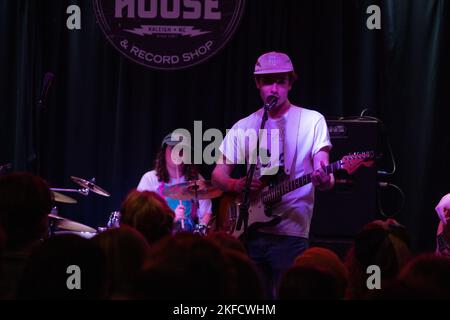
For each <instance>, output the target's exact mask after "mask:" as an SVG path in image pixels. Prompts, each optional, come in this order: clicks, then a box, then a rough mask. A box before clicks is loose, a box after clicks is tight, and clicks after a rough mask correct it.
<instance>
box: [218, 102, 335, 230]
mask: <svg viewBox="0 0 450 320" xmlns="http://www.w3.org/2000/svg"><path fill="white" fill-rule="evenodd" d="M293 108H298V107H296V106H293V105H291V107H290V108H289V110H288V112H286V114H285V115H284V116H283V117H281V118H279V119H271V118H270V117H269V119H268V121H267V122H266V128H267V129H268V133H269V132H270V129H274V128H278V129H279V140H280V141H281V142H280V147H279V153H278V154H279V156H280V159H279V164H281V165H284V158H285V152H284V150H285V146H284V142H285V141H286V132H287V131H288V130H287V126H288V125H296V126H298V125H300V126H299V128H298V130H297V132H298V135H297V139H296V141H297V148H296V161H295V167H294V172H291V175H290V177H289V179H290V180H292V179H294V178H299V177H301V176H303V175H305V174H308V173H311V172H312V171H314V164H313V157H314V155H315V154H316V153H317V152H319V151H320V150H321V149H322V148H324V147H329V148H331V147H332V145H331V142H330V136H329V133H328V128H327V123H326V121H325V118H324V117H323V116H322V115H321V114H320V113H319V112H317V111H314V110H309V109H305V108H298V110H299V112H300V124H298V123H296V124H294V123H292V122H291V123H288V119H289V114H292V110H293ZM262 114H263V110H262V109H260V110H258V111H256V112H254V113H253V114H251V115H249V116H248V117H246V118H244V119H241V120H239V121H238V122H237V123H235V124H234V125H233V127H232V129H231V130H233V131H232V132H234V134H230V132H228V133H227V135H226V136H225V139H224V141H223V142H222V144H221V145H220V151H221V152H222V154H224V155H225V157H226V158H227V159H228V160H229V161H231V162H233V163H242V162H239V161H242V158H245V160H246V162H247V163H248V159H249V151H248V150H251V148H250V147H249V145H251V143H250V142H249V140H248V138H246V136H245V135H243V134H238V135H236V134H235V133H236V132H238V131H237V130H238V129H241V131H240V132H241V133H242V132H244V131H246V130H247V129H254V130H259V128H260V125H261V118H262ZM272 132H273V131H272ZM290 132H292V130H290ZM294 132H296V131H294ZM275 136H276V135H275ZM266 140H267V142H263V143H262V144H261V145H260V147H261V148H264V147H266V146H269V148H270V147H271V146H270V141H272V143H273V142H274V141H276V140H277V139H276V138H275V139H274V140H271V139H270V138H267V139H266ZM288 140H289V141H295V139H292V138H289V139H288ZM294 143H295V142H294ZM291 150H295V148H291ZM273 154H276V152H274V153H273ZM272 162H273V161H272ZM275 162H276V161H275ZM274 165H277V164H276V163H275V164H274ZM260 166H261V164H260V163H259V162H258V164H257V167H260ZM259 172H260V170H258V169H257V170H256V172H255V177H256V178H258V174H259ZM272 208H273V210H274V212H275V213H277V214H281V216H282V220H281V222H280V223H279V224H277V225H276V226H272V227H261V228H259V229H258V230H259V231H261V232H266V233H272V234H278V235H289V236H297V237H304V238H308V236H309V228H310V224H311V218H312V213H313V209H314V187H313V185H312V184H311V183H309V184H307V185H305V186H303V187H301V188H298V189H296V190H294V191H291V192H289V193H287V194H285V195H284V196H283V197H282V200H281V201H280V202H279V203H277V204H275V205H274V206H273V207H272Z"/></svg>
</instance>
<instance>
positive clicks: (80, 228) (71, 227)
mask: <svg viewBox="0 0 450 320" xmlns="http://www.w3.org/2000/svg"><path fill="white" fill-rule="evenodd" d="M48 217H49V218H51V219H54V220H55V222H54V224H55V227H56V228H58V229H61V230H68V231H76V232H92V233H95V232H97V231H96V230H95V229H94V228H91V227H88V226H86V225H84V224H81V223H79V222H75V221H72V220H69V219H66V218H63V217H60V216H57V215H54V214H49V215H48Z"/></svg>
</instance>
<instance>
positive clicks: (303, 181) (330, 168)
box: [261, 160, 342, 202]
mask: <svg viewBox="0 0 450 320" xmlns="http://www.w3.org/2000/svg"><path fill="white" fill-rule="evenodd" d="M340 169H342V163H341V160H339V161H336V162H333V163H331V164H329V165H327V166H326V167H325V169H324V171H325V172H326V173H327V174H329V173H333V172H335V171H337V170H340ZM311 174H312V172H311V173H308V174H305V175H303V176H301V177H299V178H297V179H294V180H289V181H284V182H282V183H280V184H277V185H276V186H274V187H272V188H271V189H270V190H268V191H266V192H263V194H262V195H261V198H262V201H263V202H271V201H274V200H276V199H280V198H281V197H282V196H283V195H285V194H286V193H289V192H291V191H294V190H295V189H298V188H300V187H303V186H304V185H307V184H308V183H310V182H311Z"/></svg>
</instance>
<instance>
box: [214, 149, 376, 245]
mask: <svg viewBox="0 0 450 320" xmlns="http://www.w3.org/2000/svg"><path fill="white" fill-rule="evenodd" d="M374 157H375V154H374V152H373V151H368V152H357V153H353V154H349V155H347V156H344V157H343V158H342V159H341V160H339V161H336V162H333V163H331V164H329V165H328V166H326V167H325V169H324V171H325V172H326V173H327V174H329V173H333V172H335V171H338V170H345V171H347V173H348V174H353V173H354V172H355V171H356V170H357V169H358V168H359V167H360V166H366V167H370V166H372V165H373V162H374ZM281 171H282V172H284V171H283V170H279V172H281ZM311 175H312V172H311V173H308V174H305V175H303V176H301V177H299V178H296V179H294V180H284V181H281V182H279V181H277V180H279V179H277V178H275V182H274V179H273V178H272V179H271V180H272V181H264V180H262V182H263V185H265V187H264V188H263V189H262V190H261V191H260V192H259V193H258V194H257V195H256V196H253V197H251V198H250V206H249V210H248V228H247V232H248V231H250V230H254V229H257V228H259V227H262V226H274V225H277V224H278V223H279V222H280V221H281V216H280V215H278V214H277V213H274V212H273V211H272V208H271V207H272V205H273V204H275V203H277V202H279V201H281V198H282V197H283V195H285V194H286V193H289V192H291V191H294V190H296V189H298V188H300V187H303V186H304V185H307V184H308V183H310V182H311ZM265 177H266V176H264V177H263V178H265ZM239 201H240V198H239V195H236V194H230V193H227V194H224V195H223V197H222V199H221V202H220V206H219V215H218V221H217V224H218V226H217V228H218V229H219V230H223V231H226V232H228V233H230V234H232V235H233V236H235V237H237V238H238V237H240V236H241V235H242V233H243V232H244V228H243V226H242V227H241V228H240V229H239V230H237V228H236V226H237V221H238V218H239V206H240V202H239Z"/></svg>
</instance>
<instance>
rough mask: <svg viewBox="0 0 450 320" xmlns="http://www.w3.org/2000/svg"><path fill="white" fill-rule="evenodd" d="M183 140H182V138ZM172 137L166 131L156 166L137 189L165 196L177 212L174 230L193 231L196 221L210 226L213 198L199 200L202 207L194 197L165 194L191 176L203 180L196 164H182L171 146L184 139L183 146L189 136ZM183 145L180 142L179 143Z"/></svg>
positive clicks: (190, 178) (144, 177)
mask: <svg viewBox="0 0 450 320" xmlns="http://www.w3.org/2000/svg"><path fill="white" fill-rule="evenodd" d="M180 140H181V141H180ZM180 140H177V141H174V140H172V133H169V134H168V135H166V136H165V137H164V139H163V141H162V143H161V147H160V149H159V151H158V154H157V156H156V160H155V168H154V170H151V171H149V172H147V173H145V174H144V175H143V176H142V178H141V181H140V182H139V185H138V186H137V190H138V191H154V192H156V193H158V194H159V195H160V196H162V197H163V198H165V199H166V201H167V204H168V205H169V207H170V208H172V210H174V212H175V220H174V222H175V231H186V232H193V231H194V228H195V225H196V223H198V224H199V225H203V226H207V225H208V223H209V220H210V219H211V214H212V205H211V200H199V201H198V204H199V208H198V210H197V206H196V205H195V204H194V202H193V201H192V200H178V199H172V198H169V197H165V196H164V195H163V191H164V189H165V188H168V187H170V186H172V185H175V184H179V183H184V182H187V181H190V180H198V179H200V180H204V179H203V177H202V176H201V175H200V174H199V173H198V171H197V169H196V167H195V166H194V165H193V164H184V163H181V164H179V165H177V164H175V163H174V161H173V159H172V150H173V148H174V146H175V145H177V144H178V143H182V144H184V145H183V149H184V147H187V148H189V150H190V149H191V148H190V145H187V144H185V141H186V139H185V138H183V139H181V138H180ZM180 146H181V145H180Z"/></svg>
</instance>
